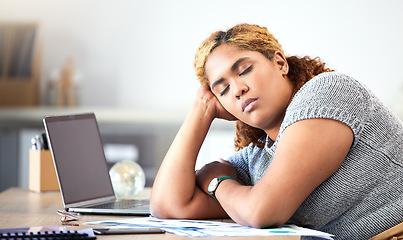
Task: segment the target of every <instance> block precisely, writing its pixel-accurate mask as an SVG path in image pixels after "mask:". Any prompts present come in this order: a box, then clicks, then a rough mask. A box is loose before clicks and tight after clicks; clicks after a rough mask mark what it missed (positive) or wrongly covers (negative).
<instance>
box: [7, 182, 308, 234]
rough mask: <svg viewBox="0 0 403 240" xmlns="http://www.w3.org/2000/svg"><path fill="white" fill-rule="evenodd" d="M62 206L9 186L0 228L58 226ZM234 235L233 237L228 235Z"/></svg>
mask: <svg viewBox="0 0 403 240" xmlns="http://www.w3.org/2000/svg"><path fill="white" fill-rule="evenodd" d="M149 194H150V189H146V190H145V191H143V192H142V193H140V194H139V196H138V197H139V198H144V197H147V196H149ZM58 209H63V203H62V200H61V196H60V193H59V192H45V193H36V192H32V191H29V190H24V189H19V188H10V189H8V190H6V191H4V192H2V193H0V228H16V227H34V226H62V225H61V223H60V216H59V215H58V214H57V213H56V210H58ZM132 217H133V216H110V215H107V216H105V215H81V216H80V221H79V224H80V226H78V227H73V226H67V228H69V229H71V230H78V229H85V228H90V227H91V226H87V225H84V224H83V223H84V222H89V221H100V220H108V219H122V218H132ZM133 236H134V235H113V236H97V238H99V239H106V238H108V239H111V238H114V239H122V240H123V239H133ZM135 236H136V239H146V240H157V239H158V240H160V239H161V240H177V239H211V240H216V239H228V238H218V237H209V238H187V237H179V236H176V235H174V234H170V233H165V234H142V235H140V234H139V235H135ZM231 239H234V238H231ZM236 239H247V240H260V239H276V240H297V239H300V237H296V236H282V237H278V236H276V237H239V238H236Z"/></svg>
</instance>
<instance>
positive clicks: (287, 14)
mask: <svg viewBox="0 0 403 240" xmlns="http://www.w3.org/2000/svg"><path fill="white" fill-rule="evenodd" d="M401 9H403V1H400V0H353V1H350V0H340V1H330V0H305V1H298V0H283V1H272V0H248V1H240V0H221V1H214V0H170V1H163V0H148V1H138V0H116V1H112V0H68V1H67V0H35V1H31V0H0V68H1V69H0V191H1V190H4V189H7V188H8V187H12V186H19V187H26V186H27V184H28V170H27V169H28V166H29V164H28V162H29V160H28V149H29V147H30V138H31V137H32V136H33V135H35V134H37V133H41V132H42V131H43V127H42V123H41V120H42V117H43V116H44V115H55V114H68V113H79V112H88V111H90V112H95V113H96V115H97V117H98V120H99V123H100V130H101V134H102V137H103V141H104V143H105V145H107V146H108V149H109V150H110V151H111V153H110V154H112V155H113V156H116V153H119V154H117V155H118V156H119V159H125V158H133V159H132V160H133V161H138V162H139V163H140V165H142V166H143V168H145V172H146V175H147V185H148V186H151V184H152V181H153V177H154V176H155V173H156V171H157V169H158V166H159V164H160V162H161V160H162V158H163V156H164V155H165V152H166V150H167V149H168V147H169V144H170V142H171V141H172V139H173V138H174V136H175V134H176V132H177V130H178V128H179V126H180V124H181V121H182V120H183V118H184V116H185V115H186V112H187V109H188V107H189V106H190V104H191V102H192V99H193V95H194V94H195V92H196V90H197V88H198V86H199V83H198V81H197V79H196V77H195V74H194V69H193V59H194V54H195V52H196V50H197V48H198V46H199V44H200V43H201V42H202V41H203V40H204V39H205V38H206V37H208V36H209V35H210V34H211V33H212V32H213V31H217V30H225V29H227V28H229V27H231V26H233V25H235V24H238V23H243V22H246V23H254V24H259V25H262V26H266V27H267V28H268V29H269V31H270V32H272V33H273V34H274V35H275V36H276V37H277V39H278V40H279V42H280V43H281V44H282V46H283V49H284V50H285V53H286V55H298V56H305V55H308V56H311V57H317V56H318V57H320V58H321V59H322V60H323V61H325V62H326V63H328V67H330V68H332V69H335V70H337V71H339V72H343V73H346V74H349V75H351V76H353V77H354V78H356V79H357V80H359V81H361V82H362V83H364V84H365V85H367V86H368V87H369V88H370V89H371V90H372V91H373V92H375V94H376V95H377V96H378V97H379V98H380V99H381V100H382V101H384V102H385V104H386V105H387V106H388V107H390V108H391V109H392V110H393V111H394V112H395V113H396V114H397V115H398V116H399V117H400V118H401V119H403V98H402V96H403V67H402V66H403V58H402V55H403V44H402V43H403V14H401ZM233 138H234V130H233V123H226V122H220V121H217V122H216V123H214V125H213V129H212V132H211V133H210V134H209V136H208V138H207V140H206V143H205V144H204V145H203V149H202V151H201V154H200V157H199V161H198V166H201V165H202V164H203V163H205V162H208V161H211V160H216V159H217V158H218V157H225V156H227V155H229V154H231V153H232V140H233ZM218 145H219V146H218ZM122 149H123V150H122ZM125 152H126V153H127V154H126V155H125V154H124V153H125ZM133 152H135V153H136V154H133ZM110 154H109V155H110ZM109 155H108V156H109ZM112 155H111V156H112ZM133 156H136V157H133ZM134 158H135V159H134ZM108 161H110V162H111V164H112V163H113V162H114V161H117V160H116V157H111V159H109V160H108Z"/></svg>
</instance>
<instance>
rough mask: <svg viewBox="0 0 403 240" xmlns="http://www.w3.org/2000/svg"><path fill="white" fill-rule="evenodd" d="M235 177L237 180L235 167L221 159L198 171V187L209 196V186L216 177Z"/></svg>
mask: <svg viewBox="0 0 403 240" xmlns="http://www.w3.org/2000/svg"><path fill="white" fill-rule="evenodd" d="M226 176H229V177H233V178H234V179H237V175H236V171H235V168H234V166H232V164H231V163H229V162H228V161H225V160H223V159H220V160H219V161H214V162H211V163H208V164H206V165H204V166H203V167H202V168H201V169H200V170H197V171H196V185H197V186H199V188H200V189H202V190H203V191H204V192H205V193H207V194H208V190H207V188H208V185H209V183H210V182H211V180H212V179H213V178H216V177H226Z"/></svg>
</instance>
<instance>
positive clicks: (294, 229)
mask: <svg viewBox="0 0 403 240" xmlns="http://www.w3.org/2000/svg"><path fill="white" fill-rule="evenodd" d="M86 224H89V225H108V226H120V227H155V228H161V229H163V230H165V231H166V232H170V233H173V234H176V235H179V236H187V237H239V236H314V237H320V238H324V239H333V238H332V236H333V235H331V234H328V233H324V232H320V231H316V230H311V229H308V228H302V227H298V226H295V225H284V226H281V227H278V228H267V229H256V228H251V227H245V226H242V225H239V224H236V223H227V222H219V221H202V220H184V219H158V218H154V217H145V218H130V219H124V220H111V221H98V222H87V223H86Z"/></svg>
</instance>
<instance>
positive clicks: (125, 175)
mask: <svg viewBox="0 0 403 240" xmlns="http://www.w3.org/2000/svg"><path fill="white" fill-rule="evenodd" d="M109 175H110V176H111V181H112V186H113V190H114V192H115V195H116V197H120V198H125V197H132V196H135V195H137V194H138V193H139V192H141V191H142V190H143V189H144V186H145V184H146V177H145V174H144V171H143V169H142V168H141V166H140V165H139V164H138V163H136V162H133V161H126V160H124V161H120V162H117V163H115V164H114V165H113V166H112V168H111V169H110V170H109Z"/></svg>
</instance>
